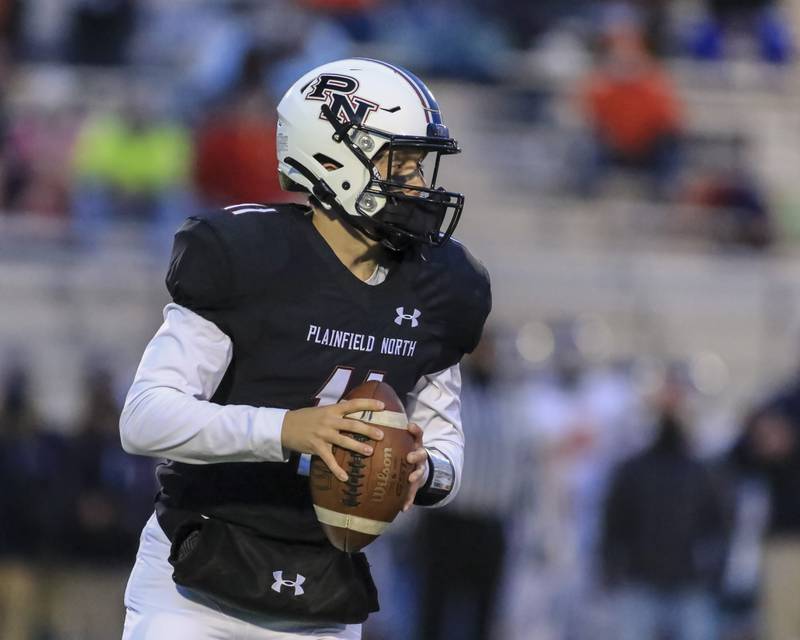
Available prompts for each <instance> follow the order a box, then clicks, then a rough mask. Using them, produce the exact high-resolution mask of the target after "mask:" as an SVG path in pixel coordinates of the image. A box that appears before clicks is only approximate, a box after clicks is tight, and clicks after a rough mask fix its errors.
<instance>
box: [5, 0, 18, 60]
mask: <svg viewBox="0 0 800 640" xmlns="http://www.w3.org/2000/svg"><path fill="white" fill-rule="evenodd" d="M23 9H24V6H23V4H22V1H21V0H0V47H8V52H9V54H10V55H11V57H12V58H14V59H16V58H17V56H18V54H19V52H20V49H21V47H22V17H23V13H22V12H23Z"/></svg>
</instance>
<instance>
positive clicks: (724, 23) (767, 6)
mask: <svg viewBox="0 0 800 640" xmlns="http://www.w3.org/2000/svg"><path fill="white" fill-rule="evenodd" d="M778 4H779V3H778V2H776V0H706V8H707V10H708V17H707V18H706V20H705V21H703V22H702V23H700V24H699V25H698V27H697V29H696V32H695V33H694V34H693V37H692V42H691V49H692V52H693V53H694V54H695V55H696V56H697V57H698V58H700V59H704V60H720V59H722V58H723V57H726V55H728V53H729V52H727V51H726V50H725V48H726V47H725V38H726V37H729V36H730V35H731V34H747V35H749V36H751V37H752V38H754V39H755V41H756V43H757V46H758V53H759V55H760V56H761V58H762V59H763V60H764V61H766V62H770V63H772V64H782V63H786V62H788V61H789V59H790V58H791V56H792V43H791V35H790V31H789V28H788V26H787V23H786V21H785V20H784V18H783V17H782V16H781V15H780V10H779V8H778Z"/></svg>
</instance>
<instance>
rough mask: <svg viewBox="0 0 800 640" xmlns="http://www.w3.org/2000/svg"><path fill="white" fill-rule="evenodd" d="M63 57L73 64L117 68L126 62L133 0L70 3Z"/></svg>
mask: <svg viewBox="0 0 800 640" xmlns="http://www.w3.org/2000/svg"><path fill="white" fill-rule="evenodd" d="M70 4H71V6H72V9H71V14H70V16H69V31H68V34H67V45H66V49H67V50H66V54H67V55H66V57H67V60H68V61H69V62H72V63H73V64H85V65H98V66H118V65H121V64H123V63H125V62H126V61H127V59H128V44H129V42H130V39H131V36H132V35H133V32H134V28H135V27H136V17H137V10H136V8H137V7H136V5H137V1H136V0H72V2H71V3H70Z"/></svg>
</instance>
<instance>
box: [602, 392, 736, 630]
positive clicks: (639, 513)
mask: <svg viewBox="0 0 800 640" xmlns="http://www.w3.org/2000/svg"><path fill="white" fill-rule="evenodd" d="M658 410H659V414H658V418H657V422H658V431H657V434H656V438H655V441H654V442H653V444H652V445H651V446H650V447H648V448H647V449H646V450H645V451H643V452H642V453H640V454H638V455H636V456H634V457H632V458H630V459H629V460H627V461H626V462H624V463H623V464H621V465H620V467H619V468H618V469H617V470H616V472H615V473H614V476H613V480H612V482H611V486H610V490H609V493H608V497H607V500H606V507H605V513H604V519H603V520H604V522H603V535H602V561H603V569H604V576H605V579H606V582H607V584H608V585H610V586H611V587H613V588H614V589H615V591H616V602H617V607H618V609H617V615H616V617H615V618H616V620H617V621H618V623H619V624H620V632H619V635H618V636H616V637H618V638H619V639H620V640H657V639H658V638H660V637H662V635H663V634H664V633H665V632H667V631H670V632H671V634H672V635H671V636H670V637H672V638H674V639H675V640H713V639H714V638H716V637H717V624H718V621H717V611H716V603H715V588H716V586H717V584H718V581H719V579H720V577H721V571H722V569H723V566H724V560H725V540H726V529H727V513H726V498H727V496H726V495H725V493H724V492H723V491H721V487H720V486H719V483H718V482H716V481H715V480H714V478H713V476H712V473H711V470H710V468H708V467H707V466H706V465H704V464H703V463H701V462H699V461H697V460H695V459H694V458H693V457H692V454H691V453H690V448H689V444H688V441H687V429H689V425H688V424H687V423H686V422H684V420H683V419H682V417H681V412H682V410H683V390H682V389H681V387H680V383H678V382H676V381H673V380H671V381H668V382H667V383H666V386H665V388H664V389H663V390H662V393H661V397H660V398H659V407H658Z"/></svg>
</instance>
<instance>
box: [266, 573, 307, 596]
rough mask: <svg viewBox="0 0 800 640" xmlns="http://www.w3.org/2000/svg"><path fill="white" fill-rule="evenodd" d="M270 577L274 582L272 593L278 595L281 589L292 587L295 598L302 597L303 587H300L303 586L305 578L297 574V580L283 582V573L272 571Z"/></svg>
mask: <svg viewBox="0 0 800 640" xmlns="http://www.w3.org/2000/svg"><path fill="white" fill-rule="evenodd" d="M272 577H273V578H275V582H273V583H272V590H273V591H277V592H278V593H280V592H281V589H283V587H292V588H293V589H294V595H296V596H302V595H303V593H305V592H304V591H303V587H301V586H300V585H301V584H303V583H304V582H305V581H306V579H305V576H301V575H300V574H299V573H298V574H297V580H284V579H283V571H273V572H272Z"/></svg>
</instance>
